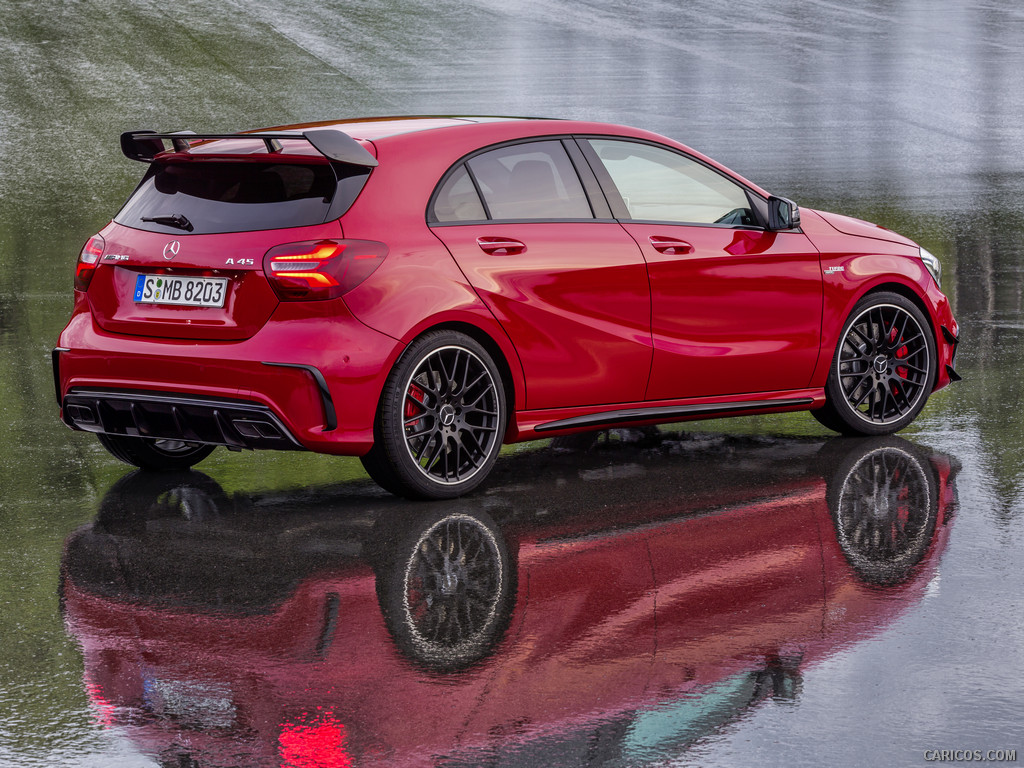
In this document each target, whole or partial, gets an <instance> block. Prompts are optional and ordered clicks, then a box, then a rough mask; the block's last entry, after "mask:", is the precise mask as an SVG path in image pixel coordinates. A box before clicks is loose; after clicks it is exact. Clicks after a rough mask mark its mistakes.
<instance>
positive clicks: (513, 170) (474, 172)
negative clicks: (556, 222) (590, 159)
mask: <svg viewBox="0 0 1024 768" xmlns="http://www.w3.org/2000/svg"><path fill="white" fill-rule="evenodd" d="M478 192H479V194H478ZM481 196H482V198H483V199H482V200H481ZM592 218H594V214H593V212H592V211H591V209H590V202H589V201H588V200H587V195H586V193H585V192H584V191H583V185H582V183H580V179H579V176H578V175H577V174H576V169H575V168H574V167H573V164H572V161H571V160H570V159H569V155H568V154H566V151H565V148H564V147H563V146H562V143H561V142H560V141H557V140H553V141H552V140H548V141H532V142H527V143H523V144H514V145H511V146H506V147H500V148H498V149H493V150H491V151H490V152H484V153H482V154H479V155H476V156H475V157H472V158H470V159H469V160H467V161H466V162H465V163H464V164H463V165H461V166H459V167H458V168H456V169H455V171H453V172H452V173H451V175H449V176H448V178H447V179H446V180H445V182H444V184H442V185H441V187H440V189H438V191H437V195H436V196H435V198H434V207H433V220H434V221H438V222H458V221H481V220H483V219H489V220H490V221H530V220H553V219H592Z"/></svg>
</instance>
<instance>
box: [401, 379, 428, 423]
mask: <svg viewBox="0 0 1024 768" xmlns="http://www.w3.org/2000/svg"><path fill="white" fill-rule="evenodd" d="M425 397H426V393H425V392H424V391H423V390H422V389H421V388H420V387H419V386H418V385H417V384H416V383H415V382H413V383H412V384H410V385H409V393H408V394H407V395H406V396H405V408H404V411H403V413H404V416H405V419H406V421H407V422H408V423H407V424H406V425H405V428H406V429H412V428H413V427H416V426H417V425H418V424H419V423H420V420H419V419H416V421H409V419H411V418H413V417H414V416H417V415H418V414H421V413H423V412H424V411H426V408H424V407H423V400H424V398H425Z"/></svg>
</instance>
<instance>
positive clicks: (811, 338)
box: [623, 223, 821, 400]
mask: <svg viewBox="0 0 1024 768" xmlns="http://www.w3.org/2000/svg"><path fill="white" fill-rule="evenodd" d="M623 228H624V229H625V230H626V231H627V232H629V233H630V234H631V235H632V236H633V238H634V239H635V240H636V242H637V243H639V244H640V247H641V248H642V250H643V254H644V258H645V259H646V260H647V264H648V270H649V272H650V277H651V297H652V298H651V301H652V313H651V317H652V320H651V323H652V333H653V336H654V365H653V368H652V371H651V381H650V385H649V386H648V389H647V399H648V400H664V399H668V398H680V397H700V396H707V395H731V394H736V393H740V392H771V391H780V390H789V389H799V388H801V387H806V386H808V384H809V382H810V379H811V373H812V372H813V370H814V364H815V362H816V360H817V357H818V350H819V337H820V333H821V267H820V266H819V263H818V251H817V250H816V249H815V248H814V247H813V246H812V245H811V244H810V243H809V242H808V241H807V238H806V237H805V236H804V235H802V234H800V233H790V232H783V233H777V232H760V231H751V230H742V229H739V230H734V229H726V228H721V227H699V226H686V225H665V224H644V223H624V224H623ZM652 237H655V238H657V237H665V238H673V239H677V240H682V241H684V242H686V243H688V244H689V245H690V246H691V247H692V248H693V250H692V252H690V253H686V254H682V255H666V254H663V253H659V252H658V251H657V250H655V248H654V247H653V246H652V245H651V238H652Z"/></svg>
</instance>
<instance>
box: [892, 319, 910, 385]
mask: <svg viewBox="0 0 1024 768" xmlns="http://www.w3.org/2000/svg"><path fill="white" fill-rule="evenodd" d="M895 341H896V328H895V327H894V328H893V329H892V331H890V332H889V342H890V343H893V342H895ZM909 354H910V350H908V349H907V347H906V345H903V346H902V347H900V348H899V349H898V350H896V359H897V360H902V359H903V358H905V357H906V356H907V355H909ZM896 373H898V374H899V377H900V378H901V379H904V380H906V378H907V376H908V375H909V374H910V369H909V368H907V367H906V366H905V365H898V366H896ZM892 393H893V395H895V394H897V392H896V387H895V386H894V387H893V388H892Z"/></svg>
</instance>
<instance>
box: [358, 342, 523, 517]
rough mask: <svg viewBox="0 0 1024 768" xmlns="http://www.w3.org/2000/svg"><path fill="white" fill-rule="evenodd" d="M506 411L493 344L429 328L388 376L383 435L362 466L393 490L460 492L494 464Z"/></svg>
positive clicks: (437, 495)
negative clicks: (490, 349)
mask: <svg viewBox="0 0 1024 768" xmlns="http://www.w3.org/2000/svg"><path fill="white" fill-rule="evenodd" d="M505 413H506V411H505V394H504V389H503V387H502V385H501V377H500V375H499V373H498V369H497V367H496V366H495V364H494V362H493V360H492V359H491V357H490V355H489V354H488V353H487V351H486V350H485V349H484V348H483V347H482V346H481V345H480V344H478V343H477V342H476V341H475V340H473V339H471V338H470V337H468V336H466V335H465V334H462V333H458V332H456V331H435V332H432V333H428V334H426V335H424V336H422V337H420V338H419V339H418V340H417V341H415V342H414V343H413V344H411V345H410V346H409V349H408V350H406V353H405V354H404V355H403V356H402V358H401V359H400V360H399V362H398V364H397V365H396V366H395V369H394V370H393V371H392V372H391V375H390V376H389V377H388V381H387V383H386V384H385V386H384V395H383V397H382V399H381V406H380V410H379V413H378V423H377V430H376V432H377V434H376V437H377V440H376V441H375V444H374V447H373V449H372V450H371V451H370V453H369V454H367V455H366V456H364V457H363V466H364V467H365V468H366V470H367V472H368V473H369V474H370V476H371V477H372V478H373V479H374V480H376V481H377V482H378V483H379V484H380V485H381V486H383V487H384V488H385V489H387V490H389V491H392V492H393V493H398V494H400V495H404V496H409V497H411V498H432V499H446V498H454V497H456V496H461V495H462V494H464V493H468V492H469V491H471V490H472V489H473V488H475V487H476V486H478V485H479V484H480V483H481V482H483V480H484V478H486V477H487V474H488V473H489V472H490V470H491V467H492V466H493V465H494V462H495V460H496V459H497V457H498V451H499V450H500V448H501V442H502V437H503V435H504V431H505V419H506V416H505Z"/></svg>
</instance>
